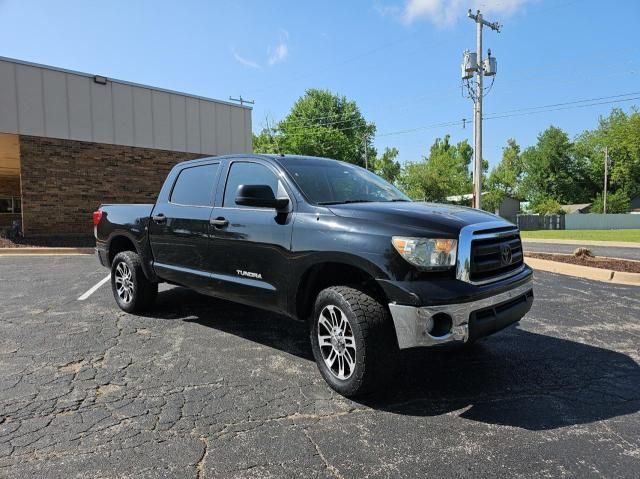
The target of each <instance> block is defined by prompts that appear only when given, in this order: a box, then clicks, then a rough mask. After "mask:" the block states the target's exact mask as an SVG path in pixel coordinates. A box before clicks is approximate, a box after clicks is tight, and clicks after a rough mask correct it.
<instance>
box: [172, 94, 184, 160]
mask: <svg viewBox="0 0 640 479" xmlns="http://www.w3.org/2000/svg"><path fill="white" fill-rule="evenodd" d="M171 149H172V150H174V151H185V150H186V149H187V101H186V99H185V97H183V96H179V95H171Z"/></svg>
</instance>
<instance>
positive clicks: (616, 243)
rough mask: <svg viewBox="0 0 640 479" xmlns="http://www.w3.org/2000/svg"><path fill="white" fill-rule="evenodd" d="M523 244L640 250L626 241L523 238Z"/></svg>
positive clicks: (636, 244)
mask: <svg viewBox="0 0 640 479" xmlns="http://www.w3.org/2000/svg"><path fill="white" fill-rule="evenodd" d="M522 242H523V243H548V244H572V245H576V246H613V247H615V248H640V243H631V242H628V241H627V242H625V241H595V240H592V241H589V240H587V241H581V240H562V239H542V238H540V239H538V238H522Z"/></svg>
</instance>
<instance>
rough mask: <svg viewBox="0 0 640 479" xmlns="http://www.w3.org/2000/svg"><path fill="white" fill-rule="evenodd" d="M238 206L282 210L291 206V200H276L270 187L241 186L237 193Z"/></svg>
mask: <svg viewBox="0 0 640 479" xmlns="http://www.w3.org/2000/svg"><path fill="white" fill-rule="evenodd" d="M236 204H237V205H242V206H253V207H257V208H275V209H276V210H282V209H284V208H286V207H287V205H288V204H289V198H276V195H274V194H273V190H272V189H271V187H270V186H269V185H240V186H238V191H237V193H236Z"/></svg>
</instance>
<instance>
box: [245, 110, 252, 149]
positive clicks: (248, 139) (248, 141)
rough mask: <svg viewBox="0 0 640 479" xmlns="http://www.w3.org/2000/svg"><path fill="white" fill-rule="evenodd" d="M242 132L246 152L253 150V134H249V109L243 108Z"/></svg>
mask: <svg viewBox="0 0 640 479" xmlns="http://www.w3.org/2000/svg"><path fill="white" fill-rule="evenodd" d="M244 133H245V137H246V143H245V150H244V151H246V152H247V153H251V152H252V151H253V135H252V134H251V110H244Z"/></svg>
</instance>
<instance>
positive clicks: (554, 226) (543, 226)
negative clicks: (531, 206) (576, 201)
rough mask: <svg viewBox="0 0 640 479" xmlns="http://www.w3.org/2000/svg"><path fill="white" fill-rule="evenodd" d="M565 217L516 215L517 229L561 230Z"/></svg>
mask: <svg viewBox="0 0 640 479" xmlns="http://www.w3.org/2000/svg"><path fill="white" fill-rule="evenodd" d="M564 218H565V215H518V216H517V218H516V221H517V224H518V228H520V230H522V231H531V230H563V229H564V227H565V219H564Z"/></svg>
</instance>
